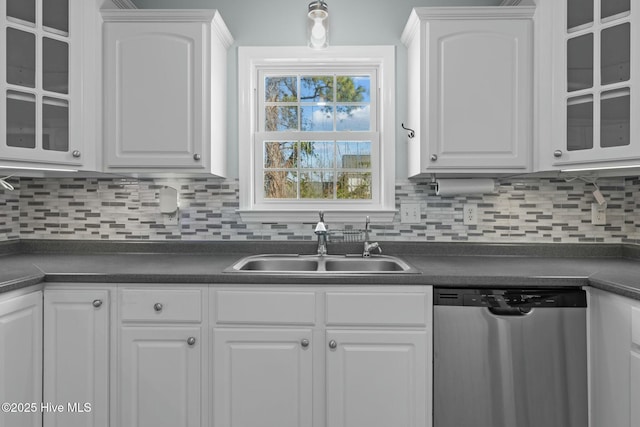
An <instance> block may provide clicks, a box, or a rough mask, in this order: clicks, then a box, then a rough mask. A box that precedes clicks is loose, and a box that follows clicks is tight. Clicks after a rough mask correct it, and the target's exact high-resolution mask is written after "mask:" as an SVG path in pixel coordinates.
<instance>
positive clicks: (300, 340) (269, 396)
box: [211, 286, 432, 427]
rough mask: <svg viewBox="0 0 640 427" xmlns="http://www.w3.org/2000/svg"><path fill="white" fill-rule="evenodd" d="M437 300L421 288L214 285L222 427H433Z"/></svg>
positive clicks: (217, 421) (218, 426)
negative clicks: (433, 325) (434, 303)
mask: <svg viewBox="0 0 640 427" xmlns="http://www.w3.org/2000/svg"><path fill="white" fill-rule="evenodd" d="M214 289H215V288H214ZM431 298H432V294H431V288H430V287H419V286H416V287H400V286H394V287H391V286H389V287H385V286H381V287H375V288H372V287H367V286H362V287H348V286H344V287H340V290H339V291H337V290H335V288H323V287H316V288H311V287H304V288H297V289H291V288H278V287H273V288H269V289H268V290H267V289H265V288H252V289H251V288H245V289H239V288H238V287H234V288H233V289H231V288H229V289H224V288H222V289H215V290H214V291H213V293H212V303H211V313H212V314H211V316H212V319H213V323H214V327H213V330H212V335H213V349H214V350H213V378H212V379H213V384H214V386H213V390H214V392H213V402H214V405H213V406H214V407H213V420H214V423H213V425H214V426H215V427H259V426H283V427H288V426H291V427H311V426H325V425H326V426H332V427H378V426H379V427H388V426H391V425H392V426H394V427H395V426H398V427H427V426H431V354H432V351H431V318H432V316H431V310H432V308H431V306H432V302H431Z"/></svg>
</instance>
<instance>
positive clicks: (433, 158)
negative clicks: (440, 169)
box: [431, 154, 438, 162]
mask: <svg viewBox="0 0 640 427" xmlns="http://www.w3.org/2000/svg"><path fill="white" fill-rule="evenodd" d="M436 160H438V155H437V154H432V155H431V161H432V162H435V161H436Z"/></svg>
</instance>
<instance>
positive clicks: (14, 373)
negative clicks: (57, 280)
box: [0, 292, 42, 427]
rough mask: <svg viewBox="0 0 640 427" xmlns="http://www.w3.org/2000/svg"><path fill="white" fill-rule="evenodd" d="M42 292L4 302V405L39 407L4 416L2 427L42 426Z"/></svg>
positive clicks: (0, 323) (0, 395) (0, 339)
mask: <svg viewBox="0 0 640 427" xmlns="http://www.w3.org/2000/svg"><path fill="white" fill-rule="evenodd" d="M41 401H42V292H34V293H31V294H27V295H24V296H18V297H15V298H11V299H5V298H3V299H2V300H0V403H3V404H4V403H9V404H11V403H15V404H21V405H23V404H32V403H33V404H36V405H37V406H29V407H28V408H26V410H24V411H23V410H22V409H23V408H14V409H16V412H5V411H4V410H3V411H1V412H0V426H7V427H8V426H11V427H37V426H41V425H42V412H41V411H40V402H41Z"/></svg>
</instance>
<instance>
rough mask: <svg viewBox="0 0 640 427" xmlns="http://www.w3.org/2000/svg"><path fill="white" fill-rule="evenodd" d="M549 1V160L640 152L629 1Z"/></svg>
mask: <svg viewBox="0 0 640 427" xmlns="http://www.w3.org/2000/svg"><path fill="white" fill-rule="evenodd" d="M551 3H552V4H553V7H554V17H555V18H556V20H555V21H554V23H553V25H554V27H555V28H554V34H555V39H554V43H553V45H554V50H555V54H554V61H555V65H554V68H556V71H557V72H554V73H551V75H552V76H554V79H555V80H554V94H555V95H554V96H555V97H556V99H554V114H553V117H554V120H555V125H554V133H555V135H554V136H553V140H554V141H555V145H554V146H553V150H552V152H551V150H550V151H549V152H546V153H542V156H543V157H544V158H546V159H552V162H553V163H552V164H553V165H554V166H559V167H563V166H564V167H566V166H567V165H572V164H580V163H585V164H589V163H598V162H600V163H601V162H607V164H605V165H602V166H608V165H611V164H612V163H611V162H614V161H631V160H633V159H637V158H638V157H640V143H639V142H638V136H639V135H638V127H637V126H635V125H634V124H635V120H634V121H632V120H631V117H637V112H638V109H639V108H640V92H639V91H638V88H637V87H636V86H637V85H636V84H635V82H634V80H635V79H636V78H637V75H638V66H639V65H640V63H638V58H637V57H636V55H635V53H634V52H637V51H638V48H639V46H638V44H637V43H638V40H639V39H640V30H639V29H638V28H637V27H638V24H637V22H635V21H634V19H633V18H632V14H631V10H630V8H631V3H632V2H630V1H611V0H596V1H595V2H594V1H593V0H575V1H557V2H551Z"/></svg>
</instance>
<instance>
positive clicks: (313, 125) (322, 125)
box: [300, 106, 333, 132]
mask: <svg viewBox="0 0 640 427" xmlns="http://www.w3.org/2000/svg"><path fill="white" fill-rule="evenodd" d="M301 110H302V111H301V114H302V122H301V123H300V126H301V130H303V131H310V132H317V131H332V130H333V107H326V106H324V107H321V106H308V107H307V106H303V107H301Z"/></svg>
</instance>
